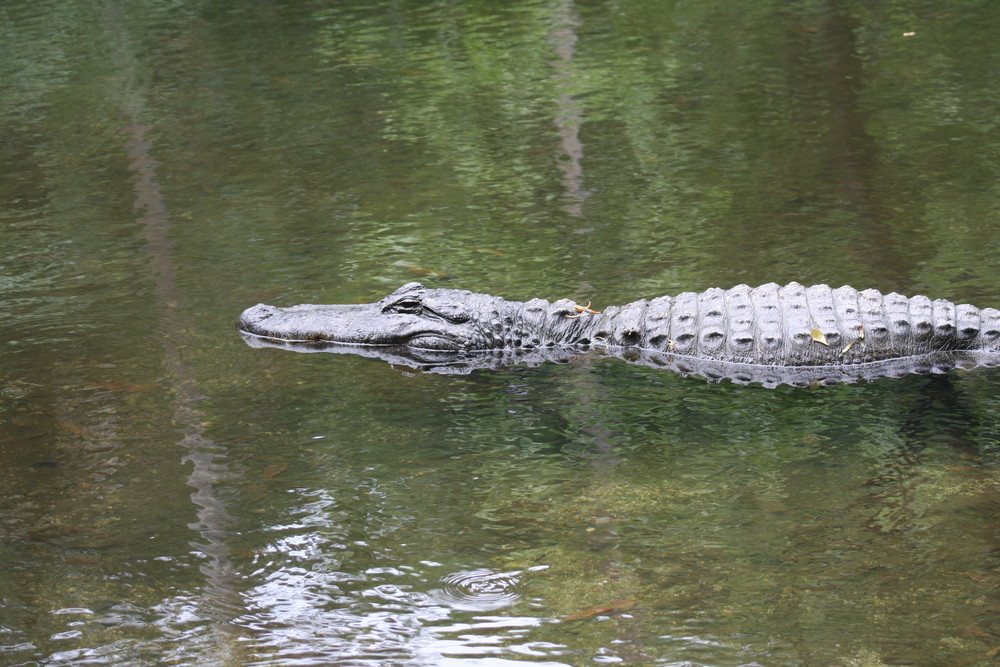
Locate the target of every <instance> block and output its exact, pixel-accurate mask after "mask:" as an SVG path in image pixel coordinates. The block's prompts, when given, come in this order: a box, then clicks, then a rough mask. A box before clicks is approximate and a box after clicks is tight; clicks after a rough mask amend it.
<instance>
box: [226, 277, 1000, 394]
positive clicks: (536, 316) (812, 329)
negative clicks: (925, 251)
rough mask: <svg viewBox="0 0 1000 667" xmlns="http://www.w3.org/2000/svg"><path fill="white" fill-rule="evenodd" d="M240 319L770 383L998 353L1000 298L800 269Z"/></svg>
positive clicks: (318, 334) (914, 368) (350, 336)
mask: <svg viewBox="0 0 1000 667" xmlns="http://www.w3.org/2000/svg"><path fill="white" fill-rule="evenodd" d="M237 327H238V328H239V330H240V331H241V332H242V333H243V334H244V337H245V338H247V340H248V342H250V341H251V340H253V341H255V342H254V344H255V346H283V347H292V348H299V349H301V348H302V347H308V346H312V348H313V349H318V348H322V349H324V350H326V351H338V352H345V351H346V352H352V351H353V352H354V353H359V352H358V351H359V350H360V349H362V348H364V349H365V352H364V356H375V357H386V358H389V357H392V358H393V359H396V360H398V359H400V358H414V359H425V358H427V356H428V355H431V356H433V361H432V362H428V363H426V364H424V365H429V366H430V367H432V368H434V369H442V368H445V367H448V368H451V369H454V368H455V367H460V368H463V369H472V368H482V367H495V366H497V365H501V363H517V360H518V359H527V360H528V362H529V363H531V362H532V360H538V359H547V358H554V359H555V360H559V361H562V360H566V359H567V358H569V357H572V355H573V354H575V353H580V352H583V351H586V350H590V349H594V350H598V351H600V353H601V354H605V355H608V356H617V357H621V358H624V359H626V360H628V361H632V362H633V363H642V364H643V365H648V366H654V367H661V368H671V369H672V370H677V371H679V372H682V373H697V374H701V375H704V376H706V377H710V378H722V377H728V378H732V379H734V380H737V381H742V380H741V378H744V379H745V381H760V382H763V383H764V384H777V383H789V384H802V383H803V382H805V383H808V382H813V381H817V380H818V381H821V382H824V383H831V382H845V381H852V379H859V378H871V377H881V376H885V375H893V376H895V375H901V374H904V373H910V372H938V371H944V370H947V369H949V368H952V367H954V366H956V365H960V366H963V367H972V366H977V365H996V363H997V357H1000V352H998V350H1000V311H998V310H996V309H993V308H984V309H979V308H976V307H974V306H970V305H968V304H961V305H956V304H954V303H952V302H950V301H945V300H943V299H938V300H933V301H932V300H931V299H929V298H927V297H924V296H914V297H906V296H903V295H901V294H896V293H890V294H885V295H883V294H882V293H880V292H878V291H877V290H872V289H868V290H862V291H858V290H856V289H854V288H852V287H847V286H845V287H839V288H836V289H832V288H830V287H828V286H827V285H813V286H811V287H803V286H802V285H800V284H798V283H789V284H787V285H783V286H779V285H777V284H774V283H769V284H766V285H761V286H760V287H754V288H752V287H749V286H747V285H737V286H736V287H733V288H731V289H728V290H722V289H718V288H714V289H709V290H706V291H704V292H701V293H695V292H685V293H682V294H678V295H676V296H663V297H659V298H656V299H652V300H645V299H643V300H639V301H635V302H633V303H629V304H627V305H624V306H620V307H618V306H612V307H609V308H606V309H604V311H603V312H599V311H597V310H594V309H592V308H590V306H589V304H588V305H587V306H582V305H580V304H577V303H575V302H574V301H571V300H568V299H562V300H559V301H554V302H549V301H545V300H542V299H532V300H530V301H527V302H519V301H510V300H506V299H502V298H499V297H494V296H490V295H486V294H476V293H473V292H469V291H465V290H451V289H429V288H426V287H424V286H423V285H421V284H419V283H409V284H407V285H404V286H403V287H401V288H400V289H398V290H397V291H396V292H394V293H392V294H390V295H389V296H387V297H386V298H384V299H382V300H381V301H378V302H375V303H371V304H359V305H346V306H336V305H302V306H293V307H290V308H275V307H273V306H266V305H263V304H259V305H257V306H254V307H252V308H248V309H247V310H246V311H244V313H243V314H242V315H241V317H240V320H239V322H238V324H237ZM380 348H384V349H380ZM390 350H391V351H390ZM501 359H502V360H504V361H503V362H500V361H498V360H501ZM418 365H419V363H418ZM808 369H812V370H811V371H809V370H808ZM807 371H808V372H807ZM437 372H468V370H464V371H455V370H448V371H443V370H438V371H437ZM768 378H770V379H768ZM808 378H813V379H808ZM831 378H832V379H831Z"/></svg>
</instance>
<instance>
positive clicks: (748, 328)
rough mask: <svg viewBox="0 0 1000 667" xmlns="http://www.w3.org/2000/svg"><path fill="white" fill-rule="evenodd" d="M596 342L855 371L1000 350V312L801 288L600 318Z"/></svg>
mask: <svg viewBox="0 0 1000 667" xmlns="http://www.w3.org/2000/svg"><path fill="white" fill-rule="evenodd" d="M605 313H606V314H607V315H608V316H609V317H608V318H607V320H606V322H609V323H613V324H612V326H609V327H605V328H604V330H599V331H597V332H595V339H603V340H606V341H609V342H612V341H613V342H614V343H619V342H621V343H623V344H625V345H630V346H633V345H634V346H637V347H641V348H644V349H647V350H653V351H657V352H670V353H673V354H677V355H685V356H693V357H697V358H700V359H710V360H718V361H726V362H733V363H745V364H767V365H776V366H816V365H853V364H864V363H871V362H874V361H882V360H886V359H895V358H900V357H909V356H916V355H924V354H929V353H934V352H940V351H946V350H984V351H997V350H998V349H1000V311H998V310H996V309H993V308H984V309H979V308H976V307H975V306H971V305H968V304H960V305H956V304H954V303H952V302H950V301H946V300H943V299H937V300H933V301H932V300H931V299H929V298H927V297H925V296H913V297H906V296H903V295H902V294H896V293H894V292H893V293H890V294H882V293H881V292H879V291H878V290H874V289H866V290H860V291H859V290H856V289H854V288H853V287H848V286H844V287H838V288H836V289H832V288H830V287H829V286H827V285H813V286H811V287H804V286H802V285H800V284H799V283H794V282H793V283H789V284H787V285H777V284H775V283H768V284H766V285H761V286H760V287H749V286H747V285H737V286H736V287H733V288H732V289H728V290H723V289H719V288H714V289H709V290H706V291H704V292H701V293H695V292H684V293H682V294H678V295H676V296H664V297H659V298H657V299H653V300H651V301H645V300H643V301H637V302H635V303H631V304H628V305H626V306H623V307H622V308H620V309H610V308H609V309H607V310H606V311H605Z"/></svg>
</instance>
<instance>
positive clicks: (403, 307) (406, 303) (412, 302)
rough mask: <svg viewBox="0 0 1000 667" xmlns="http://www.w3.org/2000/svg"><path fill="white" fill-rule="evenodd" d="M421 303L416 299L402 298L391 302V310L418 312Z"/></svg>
mask: <svg viewBox="0 0 1000 667" xmlns="http://www.w3.org/2000/svg"><path fill="white" fill-rule="evenodd" d="M421 307H422V305H421V303H420V301H418V300H417V299H402V300H400V301H397V302H396V303H394V304H392V307H391V308H392V310H393V311H395V312H397V313H419V312H420V309H421Z"/></svg>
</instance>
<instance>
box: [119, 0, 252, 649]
mask: <svg viewBox="0 0 1000 667" xmlns="http://www.w3.org/2000/svg"><path fill="white" fill-rule="evenodd" d="M104 22H105V29H106V31H107V33H108V35H109V42H110V43H111V44H112V45H113V48H112V53H113V54H114V56H115V61H116V63H117V64H118V66H119V68H120V70H119V71H120V75H121V76H122V78H123V90H122V94H121V101H120V105H121V116H122V119H123V121H124V127H123V129H122V134H123V135H124V137H125V145H124V148H125V153H126V156H127V157H128V160H129V164H128V169H129V171H130V172H132V175H133V192H134V197H135V199H134V208H135V210H136V212H137V213H138V219H137V222H138V223H139V225H140V229H139V232H138V233H139V235H140V236H141V237H142V238H143V239H144V240H145V241H146V246H145V248H144V250H145V251H146V252H147V253H148V254H149V256H150V269H151V278H152V281H153V286H154V294H155V297H156V304H157V306H158V310H159V311H160V314H161V317H160V318H159V323H160V330H159V331H156V332H155V333H156V334H157V335H159V337H160V341H161V343H162V346H163V366H164V368H165V369H166V371H167V377H168V378H169V381H170V386H171V388H172V390H173V395H174V399H173V401H172V402H171V409H172V411H173V415H172V417H173V422H174V423H176V424H178V425H179V427H180V430H181V432H182V433H183V437H182V438H181V439H180V441H179V442H178V445H179V446H180V447H181V450H182V451H183V452H184V453H183V456H182V461H183V462H184V463H189V464H190V465H191V466H192V470H191V474H190V475H189V476H188V479H187V484H188V486H190V487H191V488H192V489H194V492H193V493H192V494H191V501H192V502H193V503H194V505H195V507H196V508H197V510H196V513H197V520H196V521H194V522H193V523H190V524H188V527H189V528H191V529H192V530H193V531H195V532H196V533H197V535H198V538H197V539H196V540H194V541H192V542H190V543H189V544H190V546H191V548H192V549H194V550H196V551H197V552H199V553H202V554H204V555H205V556H206V559H205V561H204V562H203V564H202V565H201V566H200V571H201V573H202V574H203V575H204V577H205V586H204V589H203V590H202V597H201V612H202V613H203V614H204V616H205V617H206V618H208V619H211V620H212V621H214V622H215V623H216V626H215V629H216V630H223V631H227V632H226V634H228V635H231V634H234V633H235V632H238V629H237V628H235V627H233V626H231V625H230V622H231V621H232V620H233V619H234V618H236V617H237V616H239V615H241V614H243V613H244V611H245V610H244V605H243V601H242V599H241V597H240V595H239V594H238V593H237V592H236V590H235V588H234V585H233V584H234V581H235V580H236V579H237V576H236V573H235V570H234V567H233V564H232V561H231V558H230V553H229V541H230V539H231V537H232V534H231V532H230V530H229V529H228V526H229V525H230V524H231V523H232V517H231V515H230V514H229V511H228V509H227V507H226V504H225V502H223V500H222V499H221V498H219V496H218V495H217V494H216V492H215V489H216V487H217V485H218V484H220V483H222V482H225V481H227V480H228V479H229V477H230V474H229V469H228V467H227V466H226V462H225V459H226V450H225V449H224V448H223V447H221V446H219V445H218V444H216V443H215V442H213V441H212V440H211V438H209V437H208V436H207V435H206V433H205V426H204V422H205V417H204V415H203V414H202V413H201V412H200V411H199V408H198V403H199V402H200V401H201V400H202V398H204V396H203V395H202V394H201V392H200V391H199V390H198V387H197V380H196V374H195V372H194V369H193V368H192V367H191V365H190V363H189V362H188V361H187V360H186V359H185V358H184V355H183V354H182V353H181V348H182V346H183V345H184V344H185V343H186V342H187V341H186V340H185V336H186V335H187V332H190V331H194V330H195V327H194V323H193V322H192V321H191V320H190V318H188V317H186V316H185V315H184V313H183V312H182V310H181V308H182V306H183V304H184V301H185V299H184V293H183V291H182V290H181V289H180V287H179V286H178V284H177V269H176V266H175V264H174V261H173V243H172V241H171V240H170V227H171V224H170V216H169V213H168V210H167V206H166V203H165V201H164V198H163V193H162V190H161V186H160V183H159V181H158V179H157V176H156V168H157V166H158V163H157V161H156V159H155V158H154V157H153V145H152V142H151V141H150V140H149V139H148V136H147V133H148V130H149V128H148V127H147V126H146V125H145V124H143V121H142V116H143V110H144V106H145V100H146V98H147V96H148V93H147V91H146V89H145V86H143V85H142V84H141V83H140V82H139V77H140V73H141V71H142V66H141V65H140V64H139V62H138V60H137V58H136V57H135V55H134V48H133V45H131V44H130V43H129V38H128V37H129V36H128V31H127V27H126V26H125V25H124V23H123V21H121V20H120V19H119V16H118V14H117V13H116V11H115V9H114V8H113V7H111V6H106V7H105V11H104ZM218 640H219V649H220V650H221V651H223V652H224V653H226V652H230V651H232V650H233V642H231V641H227V640H225V639H224V638H223V637H222V636H221V635H220V636H219V638H218Z"/></svg>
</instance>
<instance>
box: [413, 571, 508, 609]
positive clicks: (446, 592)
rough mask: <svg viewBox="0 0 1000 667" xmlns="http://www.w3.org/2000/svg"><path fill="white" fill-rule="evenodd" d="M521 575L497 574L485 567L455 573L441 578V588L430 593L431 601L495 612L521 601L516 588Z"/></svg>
mask: <svg viewBox="0 0 1000 667" xmlns="http://www.w3.org/2000/svg"><path fill="white" fill-rule="evenodd" d="M520 575H521V572H520V571H519V570H515V571H513V572H494V571H493V570H489V569H485V568H481V569H477V570H467V571H459V572H452V573H450V574H446V575H445V576H443V577H441V587H440V588H435V589H433V590H431V591H429V593H428V595H429V596H430V598H431V599H432V600H433V601H435V602H437V603H438V604H442V605H445V606H448V607H451V608H452V609H459V610H462V611H493V610H495V609H503V608H504V607H509V606H511V605H513V604H514V603H515V602H517V601H518V599H519V598H520V595H518V593H517V591H516V590H515V588H516V587H517V585H518V583H519V582H520Z"/></svg>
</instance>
